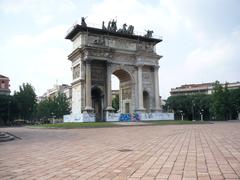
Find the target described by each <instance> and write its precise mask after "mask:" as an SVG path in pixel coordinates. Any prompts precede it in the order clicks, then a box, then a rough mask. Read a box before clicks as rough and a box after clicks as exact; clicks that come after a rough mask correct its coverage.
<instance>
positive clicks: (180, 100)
mask: <svg viewBox="0 0 240 180" xmlns="http://www.w3.org/2000/svg"><path fill="white" fill-rule="evenodd" d="M210 104H211V96H210V95H205V94H197V95H183V96H170V97H169V98H168V99H167V103H166V106H167V107H168V108H170V109H172V110H173V111H174V112H175V116H176V117H175V118H176V119H180V118H181V117H180V116H181V111H182V112H183V114H184V118H185V119H200V113H203V115H204V116H203V117H204V118H205V119H206V118H209V116H210V114H209V109H210Z"/></svg>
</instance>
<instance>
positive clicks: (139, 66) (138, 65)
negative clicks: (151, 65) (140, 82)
mask: <svg viewBox="0 0 240 180" xmlns="http://www.w3.org/2000/svg"><path fill="white" fill-rule="evenodd" d="M136 66H137V67H138V68H142V67H143V66H144V64H137V65H136Z"/></svg>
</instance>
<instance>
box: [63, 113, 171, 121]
mask: <svg viewBox="0 0 240 180" xmlns="http://www.w3.org/2000/svg"><path fill="white" fill-rule="evenodd" d="M63 119H64V122H95V121H96V117H95V114H94V113H85V112H84V113H79V114H70V115H65V116H63ZM105 120H106V121H107V122H117V121H159V120H174V113H162V112H154V113H133V114H121V113H113V112H106V119H105Z"/></svg>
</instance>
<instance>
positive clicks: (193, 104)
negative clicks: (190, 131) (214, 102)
mask: <svg viewBox="0 0 240 180" xmlns="http://www.w3.org/2000/svg"><path fill="white" fill-rule="evenodd" d="M194 106H195V103H194V100H192V118H193V119H192V121H195V118H194Z"/></svg>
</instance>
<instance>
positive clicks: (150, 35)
mask: <svg viewBox="0 0 240 180" xmlns="http://www.w3.org/2000/svg"><path fill="white" fill-rule="evenodd" d="M145 31H146V30H145ZM146 32H147V34H145V35H144V37H147V38H151V37H152V34H153V31H150V30H147V31H146Z"/></svg>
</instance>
